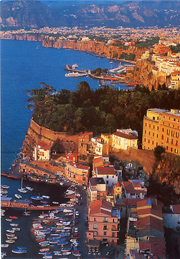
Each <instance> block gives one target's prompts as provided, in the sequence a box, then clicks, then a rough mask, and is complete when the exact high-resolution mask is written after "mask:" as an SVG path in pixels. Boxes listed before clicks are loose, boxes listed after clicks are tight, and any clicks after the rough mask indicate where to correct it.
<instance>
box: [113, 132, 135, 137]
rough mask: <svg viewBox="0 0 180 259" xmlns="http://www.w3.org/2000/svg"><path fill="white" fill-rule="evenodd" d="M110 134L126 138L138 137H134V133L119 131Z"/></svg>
mask: <svg viewBox="0 0 180 259" xmlns="http://www.w3.org/2000/svg"><path fill="white" fill-rule="evenodd" d="M112 135H115V136H118V137H121V138H126V139H138V137H136V136H135V135H134V134H131V133H130V134H125V133H123V132H120V131H116V132H114V133H113V134H112Z"/></svg>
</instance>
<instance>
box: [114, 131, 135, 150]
mask: <svg viewBox="0 0 180 259" xmlns="http://www.w3.org/2000/svg"><path fill="white" fill-rule="evenodd" d="M128 148H135V149H137V148H138V136H137V132H136V131H132V130H131V129H122V130H120V129H117V130H116V132H114V133H113V134H112V150H113V151H119V150H120V149H124V150H127V149H128Z"/></svg>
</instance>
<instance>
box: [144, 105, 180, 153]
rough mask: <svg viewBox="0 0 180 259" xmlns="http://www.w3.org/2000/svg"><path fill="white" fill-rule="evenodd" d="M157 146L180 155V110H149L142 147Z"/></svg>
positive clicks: (150, 147) (152, 148)
mask: <svg viewBox="0 0 180 259" xmlns="http://www.w3.org/2000/svg"><path fill="white" fill-rule="evenodd" d="M157 146H163V147H164V148H165V150H166V152H169V153H173V154H176V155H180V110H177V109H171V111H168V110H164V109H156V108H153V109H149V110H147V114H146V116H144V120H143V138H142V148H143V149H149V150H154V148H155V147H157Z"/></svg>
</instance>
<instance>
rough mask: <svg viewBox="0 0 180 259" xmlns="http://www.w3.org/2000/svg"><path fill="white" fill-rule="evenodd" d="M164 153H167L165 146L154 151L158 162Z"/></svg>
mask: <svg viewBox="0 0 180 259" xmlns="http://www.w3.org/2000/svg"><path fill="white" fill-rule="evenodd" d="M162 153H165V148H164V147H163V146H157V147H155V149H154V156H155V158H156V160H157V161H160V160H161V155H162Z"/></svg>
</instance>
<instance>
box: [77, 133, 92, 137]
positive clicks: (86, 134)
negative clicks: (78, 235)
mask: <svg viewBox="0 0 180 259" xmlns="http://www.w3.org/2000/svg"><path fill="white" fill-rule="evenodd" d="M89 135H93V132H85V133H83V134H81V135H80V137H82V136H89Z"/></svg>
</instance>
